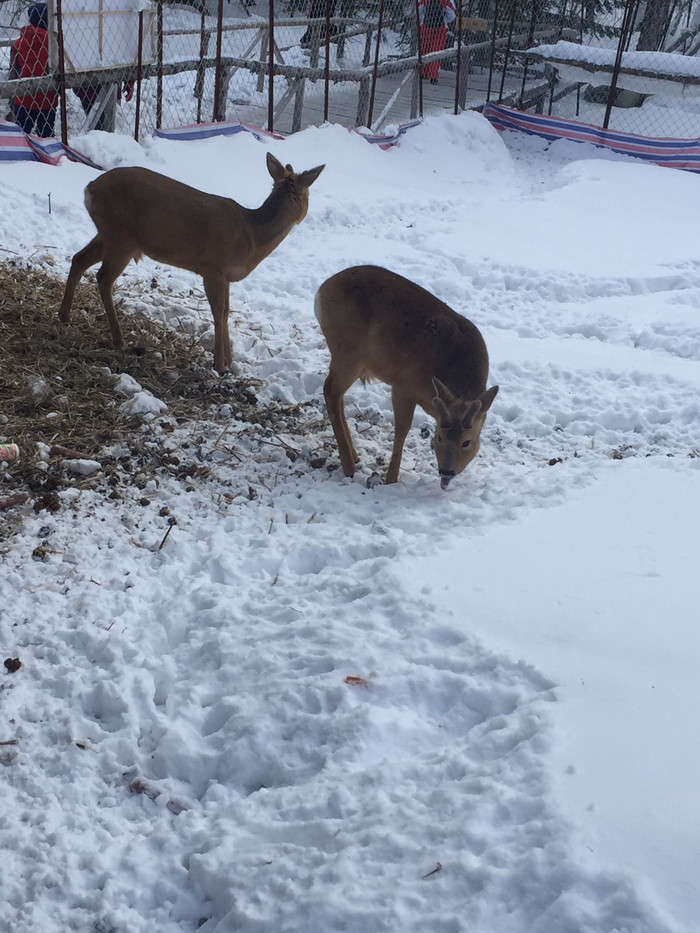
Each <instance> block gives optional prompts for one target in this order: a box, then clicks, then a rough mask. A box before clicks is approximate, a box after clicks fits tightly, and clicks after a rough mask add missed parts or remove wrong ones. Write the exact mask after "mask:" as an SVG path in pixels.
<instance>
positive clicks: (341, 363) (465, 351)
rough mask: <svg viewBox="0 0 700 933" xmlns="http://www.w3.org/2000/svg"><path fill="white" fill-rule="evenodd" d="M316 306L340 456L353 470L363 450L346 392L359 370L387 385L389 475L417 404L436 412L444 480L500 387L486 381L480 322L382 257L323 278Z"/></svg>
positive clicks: (458, 464)
mask: <svg viewBox="0 0 700 933" xmlns="http://www.w3.org/2000/svg"><path fill="white" fill-rule="evenodd" d="M314 310H315V312H316V317H317V318H318V321H319V324H320V325H321V330H322V331H323V335H324V337H325V338H326V343H327V344H328V349H329V350H330V351H331V365H330V370H329V372H328V377H327V379H326V381H325V384H324V386H323V394H324V396H325V399H326V405H327V407H328V415H329V418H330V421H331V425H332V427H333V433H334V434H335V438H336V441H337V442H338V449H339V452H340V462H341V464H342V466H343V470H344V472H345V475H346V476H353V475H354V473H355V462H356V461H357V459H358V457H357V452H356V450H355V447H354V445H353V442H352V439H351V437H350V431H349V429H348V423H347V421H346V420H345V406H344V401H343V396H344V395H345V393H346V392H347V390H348V389H349V388H350V386H351V385H352V384H353V382H355V381H356V380H357V379H361V380H362V381H363V382H364V381H365V380H367V379H372V378H376V379H380V380H381V381H382V382H385V383H387V385H390V386H391V401H392V405H393V408H394V446H393V450H392V452H391V460H390V462H389V469H388V471H387V475H386V482H387V483H395V482H396V481H397V479H398V478H399V467H400V466H401V454H402V453H403V445H404V441H405V440H406V435H407V434H408V430H409V428H410V427H411V422H412V421H413V413H414V411H415V408H416V405H420V406H421V408H423V409H424V410H425V411H426V412H427V413H428V414H429V415H432V416H433V418H435V420H436V421H437V425H436V430H435V437H434V441H433V445H434V448H435V454H436V456H437V463H438V471H439V473H440V486H441V488H442V489H447V487H448V486H449V484H450V481H451V480H452V479H453V478H454V477H455V476H456V475H457V473H461V472H462V470H463V469H464V468H465V467H466V466H468V464H469V463H471V461H472V460H473V459H474V457H475V456H476V454H477V452H478V450H479V441H480V435H481V429H482V427H483V424H484V419H485V418H486V412H487V411H488V410H489V408H490V407H491V403H492V402H493V400H494V398H495V397H496V393H497V392H498V386H493V387H492V388H490V389H488V390H487V389H486V379H487V376H488V369H489V357H488V353H487V351H486V344H485V343H484V338H483V337H482V336H481V334H480V333H479V330H478V329H477V327H476V326H475V325H474V324H472V322H471V321H468V320H467V319H466V318H464V317H462V316H461V315H460V314H457V312H456V311H453V310H452V308H449V307H448V306H447V305H446V304H445V303H444V302H442V301H440V300H439V299H438V298H436V297H435V296H434V295H432V294H431V293H430V292H428V291H426V290H425V289H424V288H421V287H420V285H416V284H415V283H414V282H410V281H409V280H408V279H405V278H404V277H403V276H401V275H397V274H396V273H395V272H390V271H389V270H388V269H382V268H379V267H378V266H355V267H353V268H350V269H345V270H343V271H342V272H338V273H337V274H336V275H333V276H331V278H329V279H327V280H326V281H325V282H324V283H323V285H322V286H321V287H320V288H319V290H318V292H317V293H316V299H315V305H314Z"/></svg>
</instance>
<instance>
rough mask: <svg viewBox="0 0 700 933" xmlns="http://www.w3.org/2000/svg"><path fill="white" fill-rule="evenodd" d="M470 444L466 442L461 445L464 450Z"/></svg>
mask: <svg viewBox="0 0 700 933" xmlns="http://www.w3.org/2000/svg"><path fill="white" fill-rule="evenodd" d="M470 444H471V441H469V440H467V441H465V442H464V443H463V444H462V447H463V448H464V449H466V448H467V447H469V445H470Z"/></svg>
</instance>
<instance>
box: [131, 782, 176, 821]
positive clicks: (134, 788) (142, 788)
mask: <svg viewBox="0 0 700 933" xmlns="http://www.w3.org/2000/svg"><path fill="white" fill-rule="evenodd" d="M129 790H130V791H131V792H132V794H143V795H144V797H148V799H149V800H157V799H158V797H160V796H161V794H162V793H163V791H162V790H161V789H160V788H159V787H157V786H156V785H155V784H153V783H151V782H150V781H147V780H146V779H145V778H134V780H133V781H132V782H131V783H130V784H129ZM165 806H166V807H167V808H168V810H170V812H171V813H174V814H175V816H177V815H178V814H179V813H182V812H183V811H184V810H189V809H190V807H189V804H187V803H185V802H184V801H182V800H176V799H175V798H173V797H170V798H169V799H168V802H167V803H166V804H165Z"/></svg>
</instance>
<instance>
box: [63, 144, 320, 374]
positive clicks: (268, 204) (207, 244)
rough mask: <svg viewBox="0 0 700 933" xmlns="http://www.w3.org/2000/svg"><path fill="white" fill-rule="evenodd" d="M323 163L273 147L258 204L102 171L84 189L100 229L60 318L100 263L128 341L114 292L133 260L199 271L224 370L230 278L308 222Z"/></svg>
mask: <svg viewBox="0 0 700 933" xmlns="http://www.w3.org/2000/svg"><path fill="white" fill-rule="evenodd" d="M324 168H325V165H318V166H316V168H312V169H309V170H308V171H306V172H300V173H299V174H297V173H296V172H295V171H294V169H293V168H292V166H291V165H287V166H284V165H282V163H281V162H280V161H279V160H278V159H276V158H275V157H274V156H273V155H272V153H271V152H268V153H267V170H268V171H269V173H270V175H271V176H272V181H273V186H272V191H271V193H270V195H269V196H268V198H267V199H266V200H265V202H264V203H263V204H262V205H261V206H260V207H258V208H247V207H243V206H241V205H240V204H238V203H237V202H236V201H234V200H232V199H231V198H225V197H220V196H218V195H215V194H207V193H206V192H204V191H199V190H198V189H197V188H191V187H190V186H189V185H185V184H182V183H181V182H179V181H175V179H173V178H168V177H167V176H166V175H161V174H159V173H158V172H153V171H151V170H150V169H147V168H141V167H138V166H128V167H120V168H113V169H110V170H109V171H107V172H104V173H103V174H102V175H100V176H99V177H98V178H96V179H94V181H91V182H90V183H89V184H88V185H87V187H86V188H85V207H86V208H87V212H88V214H89V215H90V217H91V218H92V221H93V223H94V224H95V226H96V227H97V235H96V236H95V237H94V238H93V239H92V240H90V242H89V243H88V244H87V246H85V247H83V249H81V250H80V251H79V252H77V253H76V254H75V255H74V256H73V260H72V262H71V267H70V272H69V274H68V279H67V282H66V289H65V292H64V295H63V300H62V302H61V306H60V309H59V319H60V321H61V323H63V324H67V323H68V322H69V320H70V313H71V306H72V304H73V298H74V295H75V289H76V286H77V284H78V282H79V281H80V279H81V277H82V275H83V273H84V272H85V271H86V270H87V269H89V268H90V266H94V265H95V264H96V263H98V262H101V263H102V265H101V266H100V268H99V269H98V271H97V287H98V290H99V293H100V297H101V299H102V304H103V305H104V309H105V311H106V313H107V319H108V321H109V326H110V330H111V332H112V340H113V342H114V346H115V347H116V348H120V347H122V346H123V345H124V338H123V336H122V331H121V327H120V326H119V320H118V319H117V314H116V311H115V309H114V302H113V300H112V290H113V287H114V283H115V281H116V280H117V278H118V277H119V276H120V275H121V274H122V272H123V271H124V269H125V268H126V267H127V265H128V264H129V261H130V260H131V259H135V260H136V261H137V262H138V260H139V259H140V258H141V257H142V256H143V255H146V256H149V257H150V258H151V259H155V260H156V261H157V262H162V263H165V264H167V265H170V266H177V268H179V269H187V270H188V271H189V272H194V273H196V274H197V275H201V277H202V279H203V281H204V292H205V294H206V296H207V299H208V301H209V305H210V307H211V312H212V315H213V316H214V368H215V369H216V370H217V372H219V373H223V372H224V370H225V369H226V368H228V367H230V366H231V364H232V362H233V357H232V353H231V338H230V334H229V328H228V316H229V284H230V283H231V282H240V281H241V280H242V279H244V278H245V277H246V276H247V275H249V274H250V273H251V272H252V271H253V269H255V267H256V266H257V265H258V264H259V263H260V262H262V260H263V259H265V257H266V256H269V255H270V253H271V252H272V251H273V250H274V249H275V248H276V247H277V246H279V244H280V243H281V242H282V240H284V238H285V237H286V236H287V234H288V233H289V232H290V231H291V229H292V228H293V227H294V226H295V225H296V224H299V223H301V222H302V220H303V219H304V217H306V213H307V211H308V209H309V188H310V186H311V185H312V184H313V183H314V182H315V181H316V179H317V178H318V176H319V175H320V174H321V172H322V171H323V169H324Z"/></svg>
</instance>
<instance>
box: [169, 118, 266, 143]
mask: <svg viewBox="0 0 700 933" xmlns="http://www.w3.org/2000/svg"><path fill="white" fill-rule="evenodd" d="M236 133H252V134H253V136H255V138H256V139H262V138H263V137H266V138H268V139H284V136H279V135H278V134H277V133H271V132H270V131H269V130H263V129H261V127H259V126H253V125H252V124H250V123H239V122H238V121H236V122H233V121H228V122H227V121H225V120H223V121H221V122H220V123H193V124H191V125H189V126H175V127H172V128H170V129H165V130H164V129H160V130H155V131H154V133H153V135H154V136H155V137H156V138H157V139H171V140H190V139H211V137H212V136H235V135H236Z"/></svg>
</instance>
